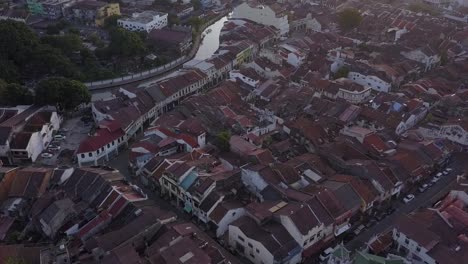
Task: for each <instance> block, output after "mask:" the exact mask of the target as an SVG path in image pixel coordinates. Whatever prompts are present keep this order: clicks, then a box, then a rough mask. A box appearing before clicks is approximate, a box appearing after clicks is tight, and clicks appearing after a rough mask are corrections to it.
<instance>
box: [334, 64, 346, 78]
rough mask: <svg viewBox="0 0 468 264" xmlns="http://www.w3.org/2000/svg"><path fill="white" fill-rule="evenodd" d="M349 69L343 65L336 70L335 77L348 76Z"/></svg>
mask: <svg viewBox="0 0 468 264" xmlns="http://www.w3.org/2000/svg"><path fill="white" fill-rule="evenodd" d="M348 73H349V69H348V68H347V67H346V66H343V67H341V68H339V69H338V71H336V72H335V74H334V77H335V79H339V78H346V77H348Z"/></svg>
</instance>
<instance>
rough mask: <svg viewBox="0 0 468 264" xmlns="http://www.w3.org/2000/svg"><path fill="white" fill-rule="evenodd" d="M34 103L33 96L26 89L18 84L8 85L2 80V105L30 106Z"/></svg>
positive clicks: (0, 87)
mask: <svg viewBox="0 0 468 264" xmlns="http://www.w3.org/2000/svg"><path fill="white" fill-rule="evenodd" d="M33 102H34V97H33V94H32V93H31V91H29V90H28V89H27V88H26V87H24V86H21V85H19V84H16V83H10V84H7V83H6V82H4V81H3V80H0V105H3V106H16V105H29V104H32V103H33Z"/></svg>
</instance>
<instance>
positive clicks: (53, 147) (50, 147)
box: [47, 146, 61, 151]
mask: <svg viewBox="0 0 468 264" xmlns="http://www.w3.org/2000/svg"><path fill="white" fill-rule="evenodd" d="M47 149H48V150H52V151H58V150H60V149H61V147H60V146H49V148H47Z"/></svg>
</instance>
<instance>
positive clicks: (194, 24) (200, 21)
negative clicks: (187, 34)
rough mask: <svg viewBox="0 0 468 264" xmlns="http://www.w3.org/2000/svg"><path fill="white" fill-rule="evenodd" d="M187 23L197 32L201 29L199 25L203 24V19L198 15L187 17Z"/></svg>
mask: <svg viewBox="0 0 468 264" xmlns="http://www.w3.org/2000/svg"><path fill="white" fill-rule="evenodd" d="M189 24H190V25H191V26H192V28H193V30H194V31H195V32H199V31H200V29H201V26H202V25H203V19H201V18H199V17H191V18H190V19H189Z"/></svg>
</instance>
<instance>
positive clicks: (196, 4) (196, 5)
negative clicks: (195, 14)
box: [190, 0, 202, 10]
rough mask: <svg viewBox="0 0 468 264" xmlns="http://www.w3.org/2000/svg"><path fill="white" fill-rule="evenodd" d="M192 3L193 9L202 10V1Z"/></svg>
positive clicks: (194, 0)
mask: <svg viewBox="0 0 468 264" xmlns="http://www.w3.org/2000/svg"><path fill="white" fill-rule="evenodd" d="M190 3H191V4H192V5H193V9H195V10H200V9H201V8H202V3H201V1H200V0H191V1H190Z"/></svg>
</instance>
